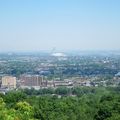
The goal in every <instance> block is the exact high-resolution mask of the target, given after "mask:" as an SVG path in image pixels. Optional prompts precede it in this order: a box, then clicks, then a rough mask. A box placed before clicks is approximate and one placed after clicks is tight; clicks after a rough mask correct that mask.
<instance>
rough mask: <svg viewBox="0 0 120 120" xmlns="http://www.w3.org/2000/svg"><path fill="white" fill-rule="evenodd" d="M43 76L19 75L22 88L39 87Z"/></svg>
mask: <svg viewBox="0 0 120 120" xmlns="http://www.w3.org/2000/svg"><path fill="white" fill-rule="evenodd" d="M42 82H43V77H42V76H39V75H21V76H20V83H21V87H22V88H32V87H33V88H40V87H41V86H42Z"/></svg>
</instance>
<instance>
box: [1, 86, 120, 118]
mask: <svg viewBox="0 0 120 120" xmlns="http://www.w3.org/2000/svg"><path fill="white" fill-rule="evenodd" d="M50 91H52V92H50ZM65 91H71V92H65ZM70 93H72V95H70ZM59 96H61V97H59ZM0 120H120V87H119V86H118V87H98V88H93V87H92V88H91V87H78V88H72V89H67V88H58V89H57V90H51V89H44V90H43V91H42V94H41V90H34V89H31V90H28V89H25V90H17V91H10V92H8V93H6V94H5V95H4V94H2V93H1V94H0Z"/></svg>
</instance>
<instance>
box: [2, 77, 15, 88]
mask: <svg viewBox="0 0 120 120" xmlns="http://www.w3.org/2000/svg"><path fill="white" fill-rule="evenodd" d="M1 86H2V87H7V88H9V89H11V88H16V77H12V76H4V77H2V85H1Z"/></svg>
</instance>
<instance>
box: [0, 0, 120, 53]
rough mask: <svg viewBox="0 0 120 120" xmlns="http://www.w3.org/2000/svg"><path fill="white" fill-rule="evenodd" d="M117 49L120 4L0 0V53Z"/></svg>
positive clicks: (89, 0) (81, 0) (86, 0)
mask: <svg viewBox="0 0 120 120" xmlns="http://www.w3.org/2000/svg"><path fill="white" fill-rule="evenodd" d="M53 47H55V48H56V49H57V50H118V49H120V0H0V51H1V52H2V51H3V52H4V51H39V50H51V49H52V48H53Z"/></svg>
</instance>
